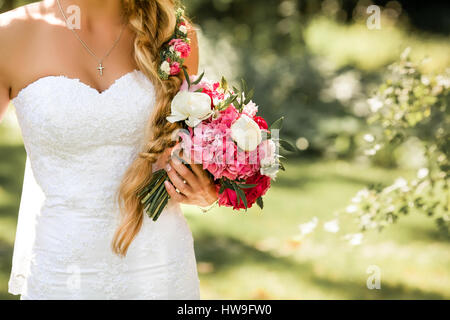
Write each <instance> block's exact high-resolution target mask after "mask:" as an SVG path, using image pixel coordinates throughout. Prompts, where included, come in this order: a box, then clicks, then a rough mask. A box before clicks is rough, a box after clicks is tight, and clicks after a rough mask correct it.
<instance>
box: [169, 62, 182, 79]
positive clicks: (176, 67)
mask: <svg viewBox="0 0 450 320" xmlns="http://www.w3.org/2000/svg"><path fill="white" fill-rule="evenodd" d="M180 70H181V69H180V64H179V63H178V62H173V63H172V64H171V65H170V75H171V76H173V75H176V74H179V73H180Z"/></svg>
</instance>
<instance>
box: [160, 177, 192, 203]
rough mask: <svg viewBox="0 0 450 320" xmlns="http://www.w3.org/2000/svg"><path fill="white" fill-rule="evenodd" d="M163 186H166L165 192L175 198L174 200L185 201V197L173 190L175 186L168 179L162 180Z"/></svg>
mask: <svg viewBox="0 0 450 320" xmlns="http://www.w3.org/2000/svg"><path fill="white" fill-rule="evenodd" d="M164 187H165V188H166V190H167V193H168V194H169V196H170V198H171V199H173V200H175V201H176V202H186V201H187V198H186V197H185V196H184V195H182V194H180V193H178V192H177V191H176V190H175V187H174V186H173V185H172V184H171V183H170V182H169V181H164Z"/></svg>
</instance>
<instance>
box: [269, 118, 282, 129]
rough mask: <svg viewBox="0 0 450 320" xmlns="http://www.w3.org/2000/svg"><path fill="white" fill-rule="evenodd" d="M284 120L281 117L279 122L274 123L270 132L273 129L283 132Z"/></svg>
mask: <svg viewBox="0 0 450 320" xmlns="http://www.w3.org/2000/svg"><path fill="white" fill-rule="evenodd" d="M283 120H284V117H281V118H280V119H278V120H277V121H275V122H274V123H272V125H271V126H270V128H269V130H273V129H277V130H281V128H282V127H283Z"/></svg>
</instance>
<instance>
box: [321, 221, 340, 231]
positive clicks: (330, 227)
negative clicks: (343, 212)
mask: <svg viewBox="0 0 450 320" xmlns="http://www.w3.org/2000/svg"><path fill="white" fill-rule="evenodd" d="M323 228H324V229H325V231H328V232H331V233H336V232H338V231H339V221H338V219H334V220H330V221H328V222H325V223H324V224H323Z"/></svg>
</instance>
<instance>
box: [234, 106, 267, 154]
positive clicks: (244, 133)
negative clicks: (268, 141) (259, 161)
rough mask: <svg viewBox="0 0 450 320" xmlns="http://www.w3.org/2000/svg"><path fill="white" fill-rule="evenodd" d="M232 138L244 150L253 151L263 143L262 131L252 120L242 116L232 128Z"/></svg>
mask: <svg viewBox="0 0 450 320" xmlns="http://www.w3.org/2000/svg"><path fill="white" fill-rule="evenodd" d="M231 138H232V139H233V140H234V141H235V142H236V143H237V145H238V146H239V148H241V149H242V150H245V151H253V150H255V149H256V148H257V147H258V145H259V144H260V143H261V140H262V137H261V129H260V128H259V126H258V124H257V123H256V122H255V121H253V119H252V118H250V117H249V116H247V115H245V114H242V115H241V116H240V118H239V119H237V120H236V121H235V122H234V123H233V125H232V126H231Z"/></svg>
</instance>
